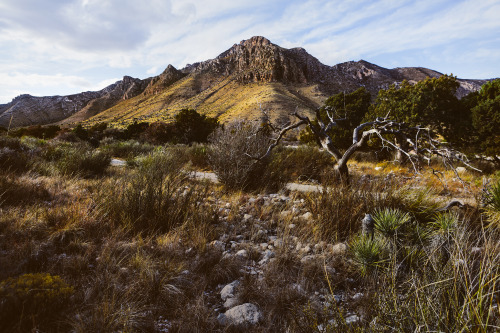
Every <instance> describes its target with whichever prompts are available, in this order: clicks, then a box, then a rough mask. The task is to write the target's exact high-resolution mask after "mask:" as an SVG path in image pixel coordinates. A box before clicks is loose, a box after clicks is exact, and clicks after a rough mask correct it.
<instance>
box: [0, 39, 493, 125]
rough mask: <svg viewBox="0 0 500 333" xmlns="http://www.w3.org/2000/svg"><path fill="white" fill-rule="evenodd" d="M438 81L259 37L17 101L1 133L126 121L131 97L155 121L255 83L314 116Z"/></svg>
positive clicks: (426, 73)
mask: <svg viewBox="0 0 500 333" xmlns="http://www.w3.org/2000/svg"><path fill="white" fill-rule="evenodd" d="M441 75H442V74H441V73H439V72H436V71H433V70H430V69H427V68H421V67H406V68H395V69H387V68H383V67H380V66H377V65H375V64H371V63H369V62H367V61H364V60H360V61H349V62H344V63H341V64H337V65H335V66H327V65H324V64H322V63H321V62H320V61H319V60H318V59H316V58H315V57H313V56H312V55H310V54H309V53H307V51H306V50H304V49H303V48H293V49H285V48H282V47H280V46H278V45H275V44H273V43H271V42H270V41H269V40H268V39H266V38H264V37H260V36H257V37H252V38H250V39H248V40H244V41H241V42H240V43H239V44H235V45H233V46H232V47H231V48H230V49H229V50H227V51H225V52H223V53H222V54H220V55H219V56H218V57H217V58H215V59H211V60H207V61H204V62H200V63H195V64H192V65H187V66H186V67H185V68H183V69H181V70H177V69H175V68H174V67H173V66H172V65H169V66H168V67H167V68H166V69H165V71H164V72H163V73H162V74H160V75H158V76H156V77H153V78H148V79H144V80H140V79H135V78H132V77H128V76H125V77H124V78H123V80H121V81H118V82H116V83H114V84H112V85H110V86H108V87H106V88H104V89H102V90H100V91H96V92H84V93H80V94H75V95H70V96H51V97H33V96H30V95H21V96H19V97H17V98H15V99H14V100H13V101H12V102H10V103H8V104H4V105H0V126H4V127H7V126H8V125H9V122H10V121H11V119H12V127H18V126H27V125H35V124H49V123H56V122H60V121H64V122H68V123H74V122H79V121H82V120H86V119H88V118H90V117H93V116H95V115H97V114H99V113H102V112H103V111H105V110H108V109H110V108H112V109H111V110H112V111H113V112H116V111H119V112H121V113H122V115H123V113H125V114H126V113H127V112H129V111H127V109H126V108H129V107H130V106H124V107H123V110H121V109H120V105H122V104H120V102H122V101H123V100H127V99H131V98H135V97H137V98H139V97H140V98H141V100H140V101H136V102H134V103H135V104H134V105H136V106H137V107H139V108H140V106H141V103H146V104H148V107H144V109H145V110H146V109H147V110H150V109H151V107H150V105H153V104H155V105H158V107H153V111H148V112H155V113H156V115H159V114H161V113H162V112H164V110H167V109H168V110H170V111H169V112H173V111H172V110H175V109H179V108H180V107H195V108H201V109H203V105H204V104H203V103H205V102H207V103H210V104H211V105H215V104H214V101H213V100H210V98H212V99H214V98H215V96H220V97H217V98H229V99H230V98H239V97H235V96H236V95H237V94H235V93H234V91H235V90H238V89H240V90H241V89H245V88H244V87H245V86H246V85H247V84H248V83H255V82H258V83H260V84H264V85H266V84H271V85H272V84H275V83H279V84H282V85H284V87H285V88H286V89H285V90H287V92H285V93H284V94H285V95H286V96H285V95H282V96H281V97H280V98H276V99H275V100H273V101H271V104H272V105H273V108H280V106H279V104H280V103H282V104H283V101H284V100H285V99H288V101H289V104H290V103H291V104H294V103H299V104H302V105H304V107H306V108H314V106H315V105H316V106H317V105H319V104H320V103H322V101H324V99H326V97H327V96H329V95H332V94H335V93H338V92H342V91H346V92H348V91H353V90H355V89H357V88H359V87H361V86H364V87H365V88H367V89H368V91H370V92H371V93H372V95H373V96H376V94H377V92H378V90H380V89H385V88H387V87H389V85H391V84H394V83H396V84H397V83H400V82H401V81H403V80H408V81H410V82H417V81H420V80H423V79H425V78H426V77H439V76H441ZM186 76H187V77H190V78H192V79H193V80H191V81H192V82H190V83H187V84H184V85H182V84H179V88H178V89H177V88H172V87H173V86H176V85H174V83H176V82H182V80H183V78H185V77H186ZM229 82H233V83H232V84H230V83H229ZM459 82H460V88H459V90H458V91H457V95H458V96H459V97H463V96H465V95H466V94H468V93H469V92H471V91H475V90H478V89H479V88H480V86H481V85H482V84H484V83H485V82H486V81H485V80H459ZM229 86H231V89H233V90H232V91H233V94H231V93H228V94H226V93H224V91H223V90H224V89H229V88H228V87H229ZM175 89H177V90H175ZM270 89H271V90H272V89H275V88H270ZM274 93H275V92H274ZM228 96H229V97H228ZM283 96H285V97H283ZM252 98H253V97H252ZM255 98H260V97H258V96H256V97H255ZM255 98H253V99H255ZM292 100H294V101H292ZM183 101H185V103H184V104H185V105H184V104H183ZM189 103H191V104H189ZM217 105H229V106H230V105H237V103H236V101H231V100H228V101H224V103H219V104H217ZM229 106H228V107H229ZM289 107H290V105H285V104H283V105H282V106H281V108H282V109H283V110H284V109H286V108H289ZM134 108H135V107H134ZM207 108H208V107H207ZM228 110H229V109H228ZM122 111H123V112H122ZM226 111H227V110H225V109H221V110H216V111H215V112H216V113H217V114H219V115H221V114H223V113H224V112H226ZM210 112H212V113H213V112H214V111H213V110H212V111H210ZM125 117H126V116H125ZM142 117H143V118H141V119H147V117H148V114H143V115H142ZM109 118H111V116H106V117H102V119H109Z"/></svg>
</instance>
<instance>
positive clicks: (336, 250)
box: [328, 243, 347, 255]
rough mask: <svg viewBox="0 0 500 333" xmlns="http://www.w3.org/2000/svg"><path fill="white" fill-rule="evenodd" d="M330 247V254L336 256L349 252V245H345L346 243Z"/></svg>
mask: <svg viewBox="0 0 500 333" xmlns="http://www.w3.org/2000/svg"><path fill="white" fill-rule="evenodd" d="M328 245H329V250H330V252H331V253H332V254H334V255H343V254H345V252H346V251H347V245H345V244H344V243H337V244H335V245H332V246H331V247H330V244H328Z"/></svg>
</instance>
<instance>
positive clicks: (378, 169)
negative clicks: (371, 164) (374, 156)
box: [375, 166, 383, 171]
mask: <svg viewBox="0 0 500 333" xmlns="http://www.w3.org/2000/svg"><path fill="white" fill-rule="evenodd" d="M382 169H383V168H382V167H380V166H378V167H375V171H380V170H382Z"/></svg>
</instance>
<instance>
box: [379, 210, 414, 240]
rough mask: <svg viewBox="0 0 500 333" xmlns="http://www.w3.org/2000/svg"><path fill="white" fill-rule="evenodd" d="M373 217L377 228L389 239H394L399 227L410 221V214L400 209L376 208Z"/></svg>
mask: <svg viewBox="0 0 500 333" xmlns="http://www.w3.org/2000/svg"><path fill="white" fill-rule="evenodd" d="M373 219H374V220H375V230H377V231H378V232H379V233H381V234H382V235H383V236H384V237H386V238H388V239H394V238H395V237H397V233H398V231H399V229H400V228H401V227H402V226H403V225H404V224H405V223H407V222H409V221H410V215H409V214H408V213H405V212H402V211H401V210H399V209H393V208H385V209H382V210H376V211H375V214H374V216H373Z"/></svg>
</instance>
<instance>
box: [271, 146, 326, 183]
mask: <svg viewBox="0 0 500 333" xmlns="http://www.w3.org/2000/svg"><path fill="white" fill-rule="evenodd" d="M333 164H334V161H333V160H332V157H331V156H330V155H329V154H328V153H327V152H326V151H321V150H319V149H318V148H317V147H311V146H306V145H302V146H299V147H295V148H286V147H278V148H277V149H275V150H274V152H273V155H272V161H271V166H272V167H275V168H276V169H280V170H281V172H282V173H283V175H284V176H285V177H286V178H287V180H293V181H296V180H299V181H308V180H317V181H319V180H322V178H324V176H325V174H326V172H327V171H328V170H330V171H331V169H332V168H333Z"/></svg>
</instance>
